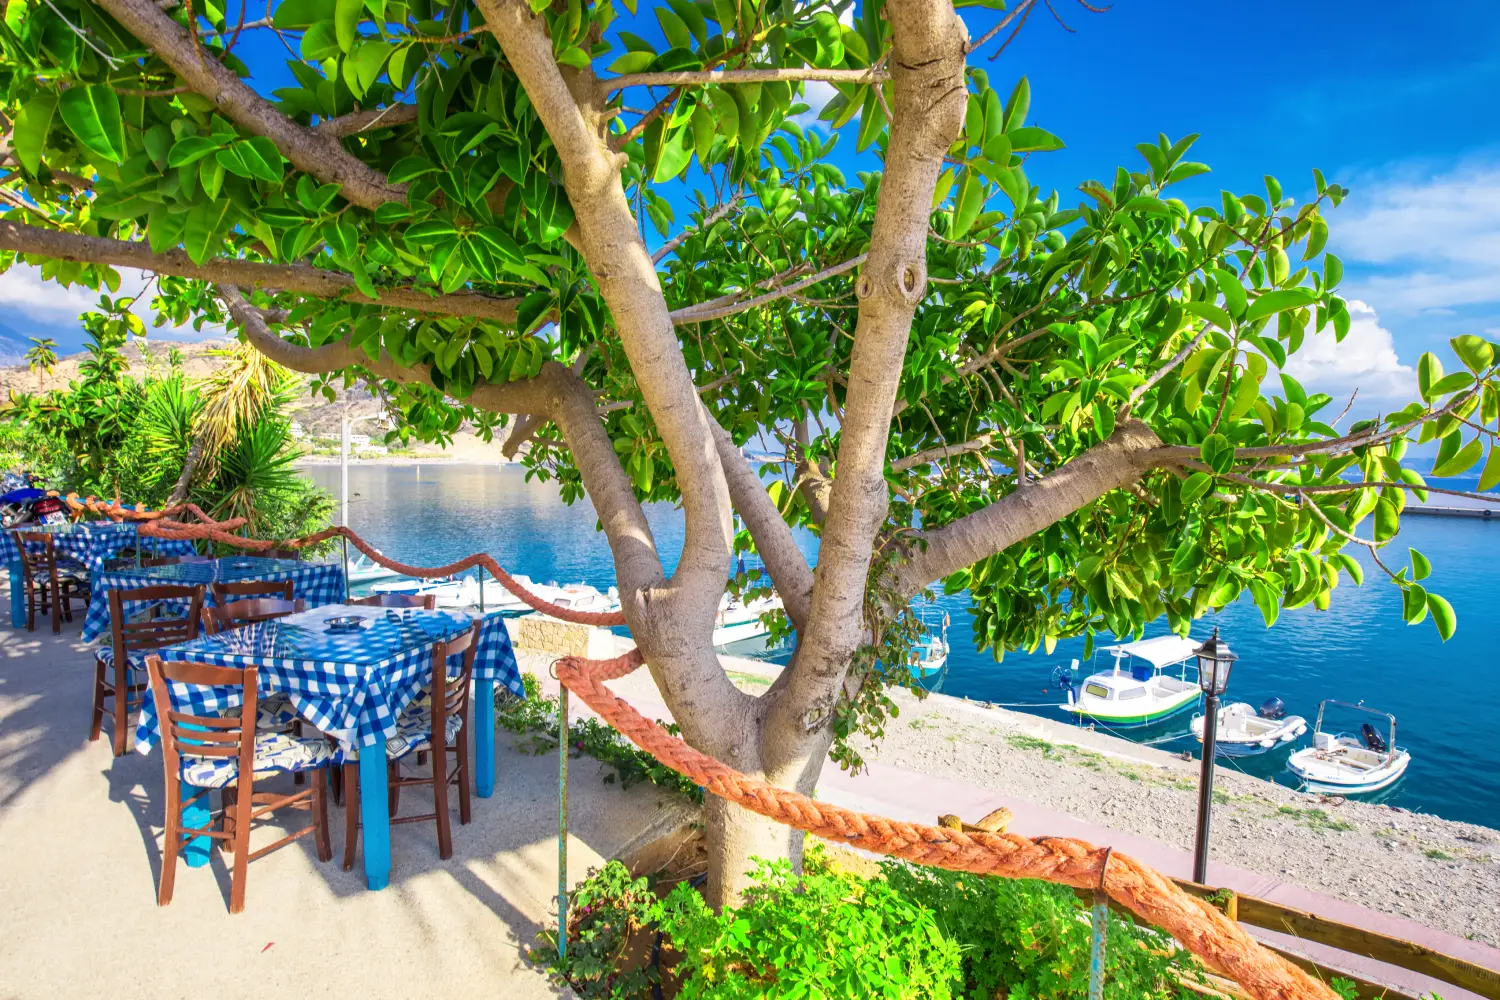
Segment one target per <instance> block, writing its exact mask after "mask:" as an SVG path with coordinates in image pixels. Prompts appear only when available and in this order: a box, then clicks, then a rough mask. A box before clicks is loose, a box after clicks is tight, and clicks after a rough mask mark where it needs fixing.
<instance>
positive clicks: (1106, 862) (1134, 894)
mask: <svg viewBox="0 0 1500 1000" xmlns="http://www.w3.org/2000/svg"><path fill="white" fill-rule="evenodd" d="M68 500H69V502H70V505H74V506H77V507H82V508H84V509H87V510H90V511H92V512H95V513H100V514H102V515H104V516H114V515H115V514H120V515H122V516H123V517H130V518H132V519H135V520H140V521H142V522H143V523H142V524H141V527H140V532H141V534H143V535H148V536H155V537H160V538H173V539H184V538H185V539H192V540H195V541H196V540H205V541H212V542H217V543H220V544H223V545H230V546H234V547H236V548H240V549H245V550H253V551H264V550H266V549H269V548H293V549H299V548H305V547H307V546H311V545H316V544H318V543H320V542H324V541H327V540H328V539H330V538H340V537H342V538H345V539H347V540H348V542H349V543H350V544H351V545H353V546H354V547H355V548H356V549H358V550H359V551H360V552H363V553H364V554H365V555H366V556H368V557H369V558H370V559H371V560H373V561H374V562H376V563H378V564H380V565H382V566H385V567H387V568H388V569H392V570H395V571H396V572H398V573H402V574H405V575H407V576H420V577H436V576H449V575H452V574H454V573H460V572H463V571H464V570H466V569H472V568H473V567H475V566H483V567H484V568H485V569H486V570H488V571H489V572H490V574H491V575H492V576H494V578H495V579H496V580H498V581H499V582H500V584H501V585H502V586H504V587H505V589H506V590H508V591H510V592H511V593H512V594H514V595H515V596H516V597H517V598H518V599H519V600H521V601H522V602H523V603H525V604H526V605H527V606H528V607H530V608H532V609H533V610H536V611H539V612H541V613H542V614H546V615H549V616H551V617H553V618H558V619H561V620H563V621H568V622H575V623H578V624H582V625H620V624H624V622H625V616H624V614H623V613H621V612H618V611H616V612H590V611H575V610H573V609H571V608H564V607H561V606H559V605H556V604H552V603H551V602H549V601H546V600H543V599H542V598H540V597H538V596H536V595H535V594H532V593H531V592H530V591H528V590H527V589H526V588H525V587H522V586H521V585H520V583H518V582H517V581H516V579H515V578H514V577H512V576H511V575H510V574H509V573H507V572H506V571H505V570H504V569H503V568H502V567H501V566H500V565H499V564H498V563H496V562H495V560H494V559H493V558H491V557H490V556H489V555H486V554H484V553H476V554H474V555H471V556H467V557H466V558H464V559H460V560H458V561H457V562H453V563H449V564H447V565H445V566H414V565H411V564H408V563H402V562H398V561H397V560H394V559H391V558H389V557H387V556H386V555H385V554H384V553H382V552H381V551H380V550H379V549H377V548H375V547H374V546H373V545H371V544H370V543H368V542H366V541H365V540H364V539H363V538H361V537H360V536H359V535H358V534H356V533H355V532H354V531H352V530H350V529H349V528H346V527H343V526H335V527H332V528H327V529H325V530H323V531H319V532H316V533H314V534H311V535H307V536H305V537H302V538H296V539H290V540H286V541H270V540H267V539H257V538H244V537H241V536H239V535H232V534H230V533H229V532H228V531H226V530H225V528H226V527H238V526H239V524H243V521H242V520H241V521H240V522H239V524H235V523H233V522H230V521H223V522H220V521H215V520H214V519H213V518H211V517H209V516H207V515H206V514H204V513H203V511H201V510H199V509H198V508H197V507H195V506H193V505H192V504H183V505H180V506H178V507H173V508H168V509H166V510H164V511H149V512H142V511H131V510H129V509H128V508H123V507H121V506H120V505H119V503H118V502H116V503H114V504H101V503H99V502H98V501H94V500H93V499H92V498H90V499H89V501H87V502H85V503H82V504H79V503H76V501H75V498H74V497H73V496H71V495H70V496H69V497H68ZM184 512H186V513H190V514H192V515H193V516H195V517H197V518H198V519H199V522H200V523H198V524H187V523H184V522H180V521H174V520H171V519H170V515H173V514H180V513H184ZM644 663H645V657H644V655H643V654H642V653H641V651H640V649H639V648H636V649H632V650H631V651H630V652H628V653H626V654H624V655H622V656H617V657H615V658H614V659H611V660H589V659H584V658H582V657H576V656H569V657H564V658H562V659H560V660H558V661H557V663H556V671H557V677H558V680H559V681H560V682H561V683H562V684H564V685H566V686H567V688H568V689H569V690H570V691H572V692H573V693H574V694H577V695H578V696H579V697H580V698H582V699H583V701H584V703H585V704H586V705H588V706H589V708H591V709H593V710H594V712H595V713H597V714H598V715H599V717H600V718H602V719H604V720H605V721H606V722H608V723H609V724H610V725H611V726H613V727H614V728H615V729H617V730H618V731H619V732H621V733H622V734H624V735H625V737H626V738H627V739H629V740H630V741H631V742H632V743H634V744H635V745H636V746H638V747H640V748H641V749H642V750H644V751H646V752H647V753H649V754H650V755H651V756H652V757H654V758H655V759H656V760H658V761H660V762H661V763H663V764H665V765H666V766H667V767H670V768H671V769H672V770H674V771H676V772H678V773H679V774H682V775H684V776H685V777H687V778H689V779H690V780H692V781H695V782H697V783H698V784H700V785H702V786H703V787H704V788H705V789H707V790H708V791H710V792H712V793H713V794H714V795H717V796H719V797H720V798H723V799H725V800H726V801H729V802H732V803H734V804H735V805H737V806H740V807H741V808H743V809H747V810H749V811H750V812H753V813H757V814H759V815H761V816H765V817H767V818H768V819H771V820H774V821H776V822H778V823H781V824H783V825H785V826H790V827H793V828H795V829H798V830H802V831H804V832H806V833H811V834H812V835H813V836H816V837H820V838H822V839H824V840H828V841H831V842H835V843H839V844H843V845H846V846H848V847H854V848H858V849H861V850H866V851H870V852H872V853H876V854H883V855H888V856H890V857H896V858H901V859H903V860H906V861H910V862H913V863H915V864H920V865H930V866H932V867H936V868H946V869H949V870H951V871H962V872H972V873H974V874H978V875H998V876H1002V877H1005V878H1034V879H1041V880H1043V881H1047V882H1054V883H1058V884H1060V885H1067V886H1071V887H1073V888H1079V889H1096V890H1102V891H1103V892H1105V893H1107V894H1108V895H1109V896H1110V897H1111V898H1112V899H1114V900H1115V901H1116V902H1118V903H1120V904H1121V905H1122V906H1124V907H1126V908H1127V909H1128V910H1130V911H1131V912H1132V913H1134V914H1136V915H1137V916H1139V917H1140V918H1141V919H1143V920H1145V921H1147V922H1149V923H1151V924H1154V925H1155V926H1157V927H1160V928H1161V929H1162V930H1165V931H1166V932H1167V933H1169V934H1171V935H1172V937H1173V938H1175V939H1176V940H1177V941H1178V942H1179V943H1180V944H1181V945H1182V946H1183V947H1184V948H1186V949H1187V950H1188V951H1190V952H1191V953H1192V954H1193V955H1195V956H1196V957H1197V958H1198V959H1199V960H1200V961H1202V962H1203V963H1204V964H1205V965H1207V966H1208V967H1209V968H1210V969H1212V970H1214V971H1216V972H1218V973H1221V974H1223V975H1225V976H1227V977H1229V978H1230V979H1233V980H1234V981H1235V982H1237V983H1239V984H1240V986H1242V987H1243V988H1244V989H1245V990H1246V992H1248V993H1249V994H1250V995H1251V996H1252V997H1255V998H1256V1000H1335V998H1336V997H1337V994H1335V993H1334V992H1333V990H1332V989H1330V988H1329V987H1328V986H1327V985H1326V984H1324V983H1322V982H1321V981H1319V980H1318V979H1316V978H1314V977H1313V976H1311V975H1309V974H1308V973H1307V972H1305V971H1303V970H1302V969H1300V968H1298V967H1297V966H1295V965H1293V964H1292V963H1291V962H1289V961H1287V960H1286V959H1284V958H1282V957H1281V956H1280V955H1277V954H1275V953H1274V952H1271V951H1269V950H1267V949H1266V948H1264V947H1262V946H1261V944H1260V943H1259V942H1258V941H1256V940H1255V939H1254V938H1253V937H1251V936H1250V935H1249V934H1248V933H1246V931H1245V930H1244V929H1243V928H1241V927H1240V926H1239V924H1237V923H1236V922H1234V921H1233V920H1230V919H1229V918H1228V917H1226V916H1225V915H1224V914H1222V913H1220V912H1219V911H1218V910H1216V909H1215V908H1214V907H1212V906H1210V905H1209V904H1208V903H1206V902H1204V901H1202V900H1200V899H1197V898H1195V897H1193V896H1191V895H1189V894H1188V893H1186V892H1184V891H1183V890H1182V889H1181V888H1179V887H1178V886H1177V885H1176V884H1175V883H1173V882H1172V880H1171V879H1169V878H1167V877H1166V876H1165V875H1163V874H1162V873H1161V872H1158V871H1156V870H1155V869H1154V868H1151V867H1149V866H1147V865H1145V864H1142V863H1141V862H1139V861H1137V860H1135V859H1134V858H1132V857H1130V856H1128V855H1125V854H1119V853H1116V852H1114V851H1113V850H1111V849H1110V848H1108V847H1097V846H1095V845H1093V844H1090V843H1087V842H1085V841H1082V840H1074V839H1071V838H1067V837H1035V838H1028V837H1022V836H1020V835H1018V834H1009V833H984V832H978V831H971V832H965V831H963V830H955V829H952V828H949V827H941V826H927V825H925V824H921V823H908V822H904V821H901V820H894V819H889V818H887V817H884V816H876V815H872V814H869V813H862V812H857V811H855V810H852V809H845V808H843V807H841V806H836V805H833V804H831V803H828V802H818V801H815V800H813V799H810V798H808V797H807V796H805V795H800V794H798V793H797V792H794V791H790V790H788V789H785V788H779V787H777V786H775V785H772V784H771V783H769V782H767V781H764V780H762V779H760V778H754V777H751V776H749V775H746V774H742V773H740V772H739V771H736V770H734V769H733V768H731V767H729V766H727V765H725V764H723V763H721V762H719V761H717V760H715V759H714V758H712V757H709V756H708V755H706V754H704V753H701V752H699V751H697V750H694V749H693V748H692V747H690V746H688V745H687V743H686V742H684V741H683V740H681V739H680V738H678V737H675V736H672V735H671V734H669V733H668V732H667V731H666V730H665V729H664V728H662V726H660V725H659V724H657V723H655V722H652V721H650V720H648V719H647V718H646V717H645V716H643V715H641V714H640V713H639V712H638V711H636V710H635V708H634V707H632V706H631V705H630V704H629V703H628V702H626V701H625V700H623V699H621V698H619V697H617V696H616V695H615V694H614V693H613V692H612V691H610V690H609V688H607V687H605V682H606V681H610V680H616V679H618V678H621V677H624V676H626V675H627V674H629V673H631V672H632V671H634V670H636V669H637V668H638V667H640V666H642V665H643V664H644Z"/></svg>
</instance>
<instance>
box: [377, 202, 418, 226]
mask: <svg viewBox="0 0 1500 1000" xmlns="http://www.w3.org/2000/svg"><path fill="white" fill-rule="evenodd" d="M411 215H412V212H411V208H410V206H407V205H403V204H401V202H399V201H388V202H386V203H385V204H384V205H381V206H380V207H379V208H377V209H375V221H376V222H379V223H383V224H386V225H389V224H390V223H393V222H400V221H402V220H403V219H409V218H411Z"/></svg>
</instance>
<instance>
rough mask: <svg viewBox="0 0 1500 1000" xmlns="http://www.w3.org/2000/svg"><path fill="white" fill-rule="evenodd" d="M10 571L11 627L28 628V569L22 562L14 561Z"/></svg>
mask: <svg viewBox="0 0 1500 1000" xmlns="http://www.w3.org/2000/svg"><path fill="white" fill-rule="evenodd" d="M7 568H8V569H9V570H10V627H11V628H24V627H25V626H26V582H25V581H26V569H25V568H24V567H23V566H22V565H21V560H19V559H12V560H11V562H10V565H9V566H8V567H7Z"/></svg>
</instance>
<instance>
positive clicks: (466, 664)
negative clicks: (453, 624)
mask: <svg viewBox="0 0 1500 1000" xmlns="http://www.w3.org/2000/svg"><path fill="white" fill-rule="evenodd" d="M483 624H484V623H483V622H481V621H477V620H476V621H475V622H474V625H473V627H472V628H470V629H469V631H467V632H465V633H464V634H463V635H460V636H456V637H455V638H452V639H449V640H448V641H447V642H440V643H438V644H437V645H435V646H433V647H432V738H433V739H434V740H437V739H440V738H446V737H440V736H439V734H440V733H446V732H447V729H446V728H445V727H446V725H447V720H448V716H450V715H457V716H458V717H459V718H461V719H463V720H464V726H465V728H467V727H468V725H469V681H470V680H471V679H472V678H473V676H474V654H475V653H477V652H479V630H480V629H481V628H482V627H483ZM459 653H462V654H463V662H462V665H461V666H460V667H459V671H458V673H457V674H449V673H448V658H449V657H452V656H457V655H458V654H459ZM440 671H441V673H440ZM440 676H441V677H442V682H441V684H440V683H439V681H438V678H439V677H440ZM440 691H441V693H442V696H441V697H439V692H440Z"/></svg>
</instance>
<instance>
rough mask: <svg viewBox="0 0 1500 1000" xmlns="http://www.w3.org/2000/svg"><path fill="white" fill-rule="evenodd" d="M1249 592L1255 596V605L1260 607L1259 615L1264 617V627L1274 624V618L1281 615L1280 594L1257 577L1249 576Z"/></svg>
mask: <svg viewBox="0 0 1500 1000" xmlns="http://www.w3.org/2000/svg"><path fill="white" fill-rule="evenodd" d="M1250 594H1251V596H1252V597H1254V598H1255V606H1256V607H1258V608H1260V616H1261V617H1262V618H1264V619H1265V622H1266V628H1270V627H1271V626H1272V625H1275V624H1276V619H1277V618H1279V617H1281V601H1280V596H1281V595H1279V594H1277V593H1276V592H1275V591H1273V590H1272V589H1271V588H1270V586H1268V585H1267V584H1266V582H1265V581H1264V580H1262V579H1260V578H1259V577H1251V578H1250Z"/></svg>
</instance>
